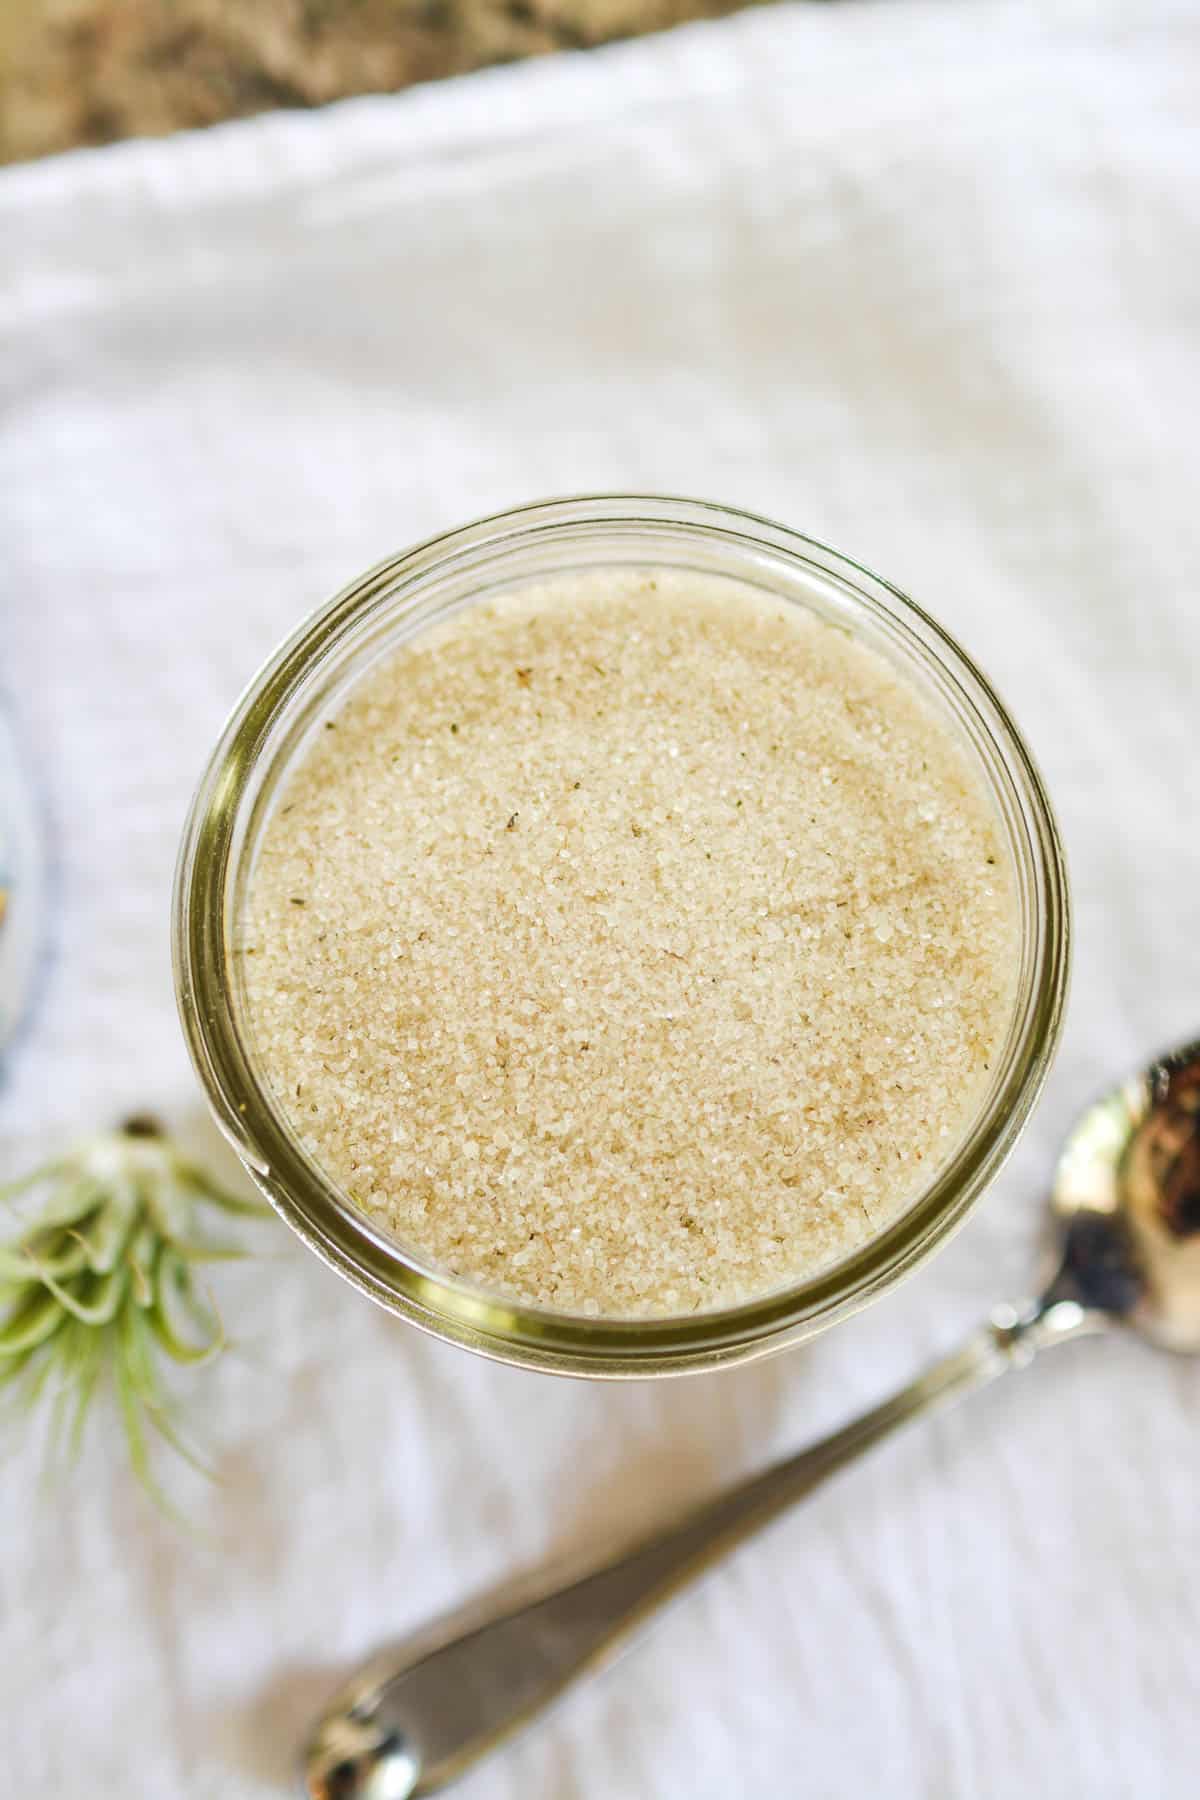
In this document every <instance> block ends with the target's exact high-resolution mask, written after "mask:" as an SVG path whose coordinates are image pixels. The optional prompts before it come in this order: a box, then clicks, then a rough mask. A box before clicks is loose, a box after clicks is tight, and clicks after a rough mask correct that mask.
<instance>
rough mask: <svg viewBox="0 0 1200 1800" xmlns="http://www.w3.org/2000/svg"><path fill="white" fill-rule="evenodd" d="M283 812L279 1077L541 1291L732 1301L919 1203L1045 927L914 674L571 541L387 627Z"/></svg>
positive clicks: (460, 1253) (274, 892) (468, 1266)
mask: <svg viewBox="0 0 1200 1800" xmlns="http://www.w3.org/2000/svg"><path fill="white" fill-rule="evenodd" d="M333 722H334V723H335V725H336V729H335V730H332V731H321V730H319V731H317V732H316V733H315V735H314V736H313V738H312V740H311V742H310V744H309V745H308V747H307V748H306V750H305V752H304V754H303V756H302V757H301V759H300V761H299V764H298V766H297V768H296V769H295V771H294V773H293V774H292V775H291V777H290V778H289V781H288V783H287V788H286V793H285V794H284V796H283V799H284V804H283V805H282V806H280V807H278V808H277V810H276V812H275V814H274V816H273V817H272V819H271V820H270V823H269V824H268V827H267V829H266V831H265V833H264V838H263V842H262V845H261V849H260V852H259V856H258V860H257V863H256V865H255V868H254V871H253V874H252V878H251V884H250V895H249V902H248V907H247V916H246V919H245V922H244V942H243V945H242V948H243V949H244V950H245V951H247V952H253V954H249V955H248V956H247V960H246V961H245V963H244V965H243V970H244V987H245V1005H246V1009H247V1014H248V1019H249V1024H250V1028H251V1034H252V1038H253V1041H254V1045H255V1049H256V1053H257V1055H258V1057H259V1059H260V1061H261V1064H262V1066H263V1067H264V1069H265V1071H266V1074H267V1077H268V1080H269V1083H270V1085H271V1087H272V1089H273V1091H274V1093H275V1096H276V1098H277V1102H278V1105H279V1107H280V1108H281V1109H282V1111H283V1112H284V1114H285V1115H286V1117H287V1118H288V1120H289V1121H290V1123H291V1126H292V1128H293V1130H294V1131H295V1133H296V1134H297V1136H298V1137H299V1139H300V1140H301V1142H302V1143H303V1145H304V1146H305V1147H306V1149H307V1150H308V1152H309V1153H310V1154H311V1156H312V1157H313V1158H314V1159H315V1160H316V1161H317V1163H318V1164H319V1165H320V1166H321V1167H322V1168H323V1169H324V1170H325V1172H326V1174H327V1176H328V1177H329V1178H331V1179H332V1180H333V1182H334V1183H335V1184H336V1185H338V1186H339V1187H340V1188H341V1189H342V1190H343V1191H344V1192H345V1193H346V1194H347V1195H349V1196H350V1197H351V1198H352V1200H353V1201H354V1202H355V1204H357V1205H358V1206H360V1207H361V1208H362V1209H363V1210H364V1211H365V1212H366V1213H367V1214H369V1215H370V1216H371V1217H372V1218H373V1219H374V1220H376V1221H377V1222H378V1223H379V1224H380V1225H382V1226H384V1227H385V1228H386V1229H387V1230H388V1231H390V1232H391V1233H393V1234H394V1235H395V1237H396V1238H397V1239H398V1240H399V1241H400V1243H401V1244H402V1245H405V1246H407V1247H408V1248H409V1249H410V1250H412V1251H413V1252H414V1253H415V1254H416V1255H417V1256H418V1257H420V1258H421V1259H423V1260H425V1261H427V1262H430V1263H432V1264H435V1265H437V1266H440V1267H441V1268H442V1269H444V1270H447V1271H450V1272H452V1273H454V1274H456V1275H459V1276H463V1277H466V1278H468V1279H469V1280H471V1281H473V1282H475V1283H478V1284H480V1285H482V1286H483V1287H485V1288H488V1289H491V1290H493V1291H495V1292H497V1293H499V1294H501V1295H504V1296H507V1297H509V1298H512V1299H516V1300H519V1301H524V1302H531V1303H533V1304H535V1305H537V1306H541V1307H548V1308H552V1309H555V1310H560V1311H566V1312H571V1313H577V1314H584V1315H607V1316H620V1317H637V1316H645V1315H662V1314H678V1313H690V1312H694V1311H697V1310H702V1309H708V1308H711V1307H715V1306H721V1305H729V1304H733V1303H736V1302H738V1301H742V1300H745V1299H748V1298H751V1297H753V1296H757V1295H760V1294H762V1293H764V1292H766V1291H769V1290H771V1289H775V1288H778V1287H780V1286H782V1285H784V1284H786V1283H788V1282H791V1281H795V1280H797V1279H799V1278H801V1277H803V1276H806V1275H809V1274H811V1273H813V1272H814V1271H816V1270H818V1269H820V1268H822V1267H825V1266H827V1265H828V1264H830V1263H831V1262H833V1261H835V1260H836V1259H838V1258H839V1257H841V1256H843V1255H845V1254H846V1253H847V1252H849V1251H851V1250H853V1249H855V1248H856V1247H858V1246H859V1245H861V1244H863V1243H864V1242H865V1241H866V1240H868V1239H870V1238H871V1237H873V1236H874V1235H875V1234H876V1233H878V1232H879V1231H880V1230H881V1229H882V1228H883V1227H884V1226H885V1225H887V1224H888V1223H890V1222H891V1221H892V1220H894V1219H895V1218H896V1217H897V1216H898V1215H899V1214H900V1213H901V1212H902V1211H903V1210H904V1208H905V1207H906V1206H907V1205H908V1204H910V1203H911V1201H912V1200H913V1199H914V1198H915V1197H916V1195H917V1194H918V1193H920V1192H921V1191H922V1189H923V1188H924V1187H925V1186H926V1185H927V1184H928V1182H929V1180H930V1177H931V1175H932V1174H933V1172H934V1171H935V1170H936V1168H937V1167H938V1166H939V1165H940V1164H941V1163H942V1162H943V1161H944V1160H945V1158H946V1157H947V1156H948V1155H949V1154H950V1152H951V1150H952V1149H953V1147H954V1146H955V1145H956V1143H957V1142H958V1141H959V1140H960V1138H961V1136H962V1133H963V1131H964V1129H965V1128H966V1126H967V1125H968V1124H969V1122H970V1119H971V1117H972V1115H973V1114H974V1113H975V1111H976V1110H977V1108H978V1105H979V1102H980V1099H981V1096H982V1093H983V1091H984V1090H985V1088H986V1086H987V1084H988V1082H989V1080H990V1079H991V1077H990V1074H989V1069H990V1067H991V1066H992V1065H993V1064H994V1058H995V1056H996V1054H997V1051H998V1048H999V1046H1000V1044H1001V1042H1002V1040H1003V1038H1004V1035H1005V1032H1006V1028H1007V1024H1008V1019H1009V1015H1010V1012H1011V1007H1012V1003H1013V990H1014V976H1015V969H1016V964H1017V960H1018V927H1017V907H1016V901H1015V895H1014V890H1013V879H1012V873H1011V870H1010V867H1009V859H1008V855H1007V853H1006V852H1005V850H1004V849H1003V848H1002V843H1001V838H1000V834H999V831H998V828H997V824H996V821H995V819H994V817H993V814H992V811H991V808H990V804H989V801H988V799H987V797H986V794H985V793H984V791H983V788H982V785H981V782H980V780H979V778H978V777H977V775H976V774H975V772H974V771H973V769H972V768H971V766H970V765H969V763H968V761H967V758H966V755H965V753H964V751H963V750H962V748H961V747H960V745H959V744H958V742H957V741H956V740H955V739H954V738H953V737H952V736H951V735H950V732H949V731H948V729H947V728H946V726H944V725H943V724H942V723H941V721H940V720H939V719H938V718H937V717H936V716H935V715H934V713H933V712H932V711H931V709H930V708H929V707H928V706H927V704H926V702H925V701H924V700H923V699H922V697H921V696H920V695H919V693H918V692H917V690H916V689H915V687H914V686H912V685H911V684H910V683H909V682H908V681H907V680H906V679H905V678H903V677H901V676H899V675H898V674H897V673H896V672H894V671H893V669H892V667H891V666H890V664H889V663H887V662H886V661H885V660H884V659H883V658H882V657H881V656H880V655H878V654H877V653H876V652H874V651H873V650H871V649H869V648H867V647H866V646H865V645H864V644H862V643H860V642H858V641H856V640H855V639H854V638H852V637H850V636H848V635H847V634H846V633H844V632H842V631H840V630H838V629H835V628H834V627H832V626H830V625H827V624H825V623H823V622H821V621H819V620H818V619H817V618H815V617H813V616H810V615H809V614H807V613H806V612H803V611H801V610H800V609H798V608H796V607H793V606H790V605H787V604H786V603H782V602H778V601H774V600H772V599H770V598H769V597H767V596H765V595H763V594H761V593H759V592H758V591H757V590H754V589H751V588H749V587H748V586H742V585H740V584H736V583H731V582H728V581H725V580H722V579H719V578H716V577H705V576H698V575H692V574H688V573H684V572H680V571H668V570H662V571H658V572H652V573H647V572H646V571H644V570H613V569H608V570H602V571H593V572H591V573H587V574H579V575H573V576H570V577H566V576H564V577H559V578H556V579H554V580H553V581H549V582H547V583H545V584H543V585H541V586H539V587H536V588H532V587H531V588H524V589H522V590H520V591H519V592H517V593H514V594H511V595H506V596H503V597H502V598H500V599H498V600H493V601H488V602H486V603H482V604H479V605H476V606H474V607H472V608H470V609H469V610H468V611H467V612H465V613H463V614H460V615H459V616H458V617H457V618H455V619H452V620H451V621H449V622H448V623H447V624H445V625H442V626H440V627H438V628H437V629H436V630H434V631H432V632H428V633H426V634H425V635H423V636H418V637H417V638H415V639H414V640H413V641H412V642H411V643H409V644H407V645H405V646H403V647H401V648H399V649H398V650H395V651H393V652H392V653H391V654H390V655H389V657H388V658H387V659H386V660H385V661H384V662H383V663H381V664H380V665H379V666H378V667H376V668H375V669H374V670H372V671H371V672H370V673H369V674H368V675H367V676H366V677H364V678H363V679H362V680H361V681H360V682H359V684H358V685H357V686H356V687H355V688H354V689H352V691H351V693H350V695H349V697H348V698H347V700H346V702H345V703H344V705H343V706H342V707H341V710H340V711H338V712H337V714H336V718H335V720H334V721H333Z"/></svg>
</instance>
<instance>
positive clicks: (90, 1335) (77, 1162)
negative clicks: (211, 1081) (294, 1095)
mask: <svg viewBox="0 0 1200 1800" xmlns="http://www.w3.org/2000/svg"><path fill="white" fill-rule="evenodd" d="M18 1197H21V1198H22V1200H23V1204H22V1212H24V1210H25V1203H28V1205H29V1206H30V1208H31V1216H29V1217H28V1218H27V1220H26V1222H25V1224H24V1227H23V1229H22V1230H21V1232H20V1234H19V1235H18V1236H17V1237H16V1238H15V1239H14V1240H13V1241H12V1242H10V1243H8V1244H6V1245H3V1246H0V1384H4V1385H7V1386H9V1387H10V1388H11V1389H12V1390H13V1392H14V1393H15V1394H16V1396H17V1397H18V1398H19V1399H20V1400H22V1401H23V1402H24V1403H25V1404H26V1405H27V1406H28V1407H30V1408H32V1407H34V1406H35V1405H36V1404H37V1403H38V1402H43V1401H44V1402H45V1403H46V1405H47V1406H48V1408H49V1415H50V1447H51V1449H52V1450H58V1451H60V1452H61V1451H67V1452H68V1453H73V1452H74V1451H76V1450H77V1449H78V1446H79V1443H80V1440H81V1438H82V1434H83V1428H84V1424H85V1422H86V1419H87V1416H88V1413H89V1410H90V1407H91V1403H92V1400H93V1398H94V1397H95V1394H96V1392H97V1390H98V1389H99V1388H100V1387H101V1386H102V1385H103V1384H104V1382H105V1381H108V1382H110V1383H111V1386H112V1389H113V1392H114V1395H115V1399H116V1404H117V1410H118V1413H119V1416H120V1419H121V1423H122V1426H123V1428H124V1433H125V1439H126V1442H127V1444H128V1448H129V1456H130V1460H131V1463H132V1465H133V1468H134V1471H135V1473H136V1474H137V1475H138V1477H139V1479H140V1480H141V1481H142V1482H143V1483H144V1484H145V1485H146V1486H147V1487H148V1488H149V1489H150V1490H151V1491H152V1492H153V1493H154V1494H155V1495H156V1497H158V1498H159V1499H161V1498H162V1492H161V1489H160V1488H159V1487H158V1485H157V1483H156V1482H155V1479H154V1475H153V1469H152V1459H151V1444H152V1437H151V1433H152V1432H153V1433H157V1435H158V1436H159V1437H161V1438H162V1439H164V1440H165V1441H166V1442H167V1443H168V1444H170V1445H171V1446H172V1447H173V1448H174V1449H175V1450H177V1451H179V1452H180V1453H181V1454H182V1455H183V1456H184V1457H186V1458H187V1460H188V1461H190V1462H192V1463H193V1464H195V1465H196V1466H198V1467H200V1468H204V1465H203V1463H202V1462H201V1461H200V1459H199V1458H198V1457H197V1456H196V1454H195V1452H194V1451H193V1450H192V1449H191V1448H190V1446H189V1445H188V1444H187V1443H186V1442H185V1440H184V1439H183V1438H182V1437H181V1436H180V1434H179V1432H178V1430H177V1428H176V1426H175V1423H174V1417H173V1404H172V1397H171V1393H170V1391H169V1388H168V1384H167V1381H166V1379H165V1374H166V1370H167V1368H168V1367H169V1365H170V1364H173V1363H174V1364H197V1365H198V1364H202V1363H206V1362H209V1361H211V1360H212V1359H213V1358H214V1357H215V1356H217V1355H219V1353H220V1351H221V1350H222V1349H223V1348H224V1345H225V1334H224V1330H223V1328H222V1325H221V1320H220V1317H219V1315H218V1313H217V1310H216V1307H215V1305H214V1304H213V1302H212V1300H211V1298H210V1297H209V1296H208V1295H207V1294H206V1293H205V1292H204V1291H203V1290H202V1288H201V1287H200V1286H199V1285H198V1274H197V1272H198V1270H199V1268H200V1267H201V1266H202V1265H203V1264H205V1263H208V1262H215V1261H224V1260H228V1259H230V1258H235V1257H240V1256H242V1255H244V1254H245V1251H244V1250H243V1249H242V1248H241V1247H240V1246H239V1245H238V1244H236V1243H234V1242H231V1241H229V1240H228V1239H227V1238H226V1237H225V1236H224V1235H215V1234H214V1232H213V1229H212V1228H213V1225H214V1224H215V1223H216V1222H217V1221H218V1220H221V1219H224V1220H226V1221H227V1220H228V1219H229V1218H230V1217H231V1216H245V1217H258V1216H261V1215H262V1214H264V1213H265V1212H266V1211H267V1210H268V1209H267V1208H265V1207H264V1206H262V1205H260V1204H259V1203H257V1202H255V1201H252V1200H244V1199H241V1198H239V1197H238V1196H237V1195H235V1194H231V1193H228V1192H227V1191H226V1190H225V1189H224V1188H222V1187H220V1186H219V1185H218V1184H217V1183H216V1182H215V1181H213V1180H212V1179H211V1177H210V1176H209V1175H208V1174H207V1173H206V1171H205V1170H203V1169H201V1168H200V1167H198V1166H197V1165H196V1164H195V1163H193V1162H191V1161H190V1160H189V1159H188V1158H187V1157H186V1156H184V1155H183V1154H182V1153H181V1152H180V1150H179V1149H178V1148H177V1147H176V1146H175V1145H174V1144H172V1143H171V1141H170V1140H169V1139H168V1138H167V1137H165V1136H164V1134H163V1132H162V1130H161V1128H160V1127H159V1126H158V1125H157V1124H156V1123H155V1121H154V1120H152V1119H145V1118H137V1119H131V1120H129V1121H128V1123H127V1124H126V1125H125V1126H124V1127H123V1128H122V1129H121V1130H119V1131H110V1132H104V1133H102V1134H100V1135H98V1136H96V1137H93V1138H91V1139H89V1140H88V1141H87V1142H86V1143H83V1144H81V1145H80V1146H79V1147H78V1148H77V1149H75V1150H74V1151H72V1152H71V1153H70V1154H69V1155H67V1156H64V1157H61V1158H59V1159H57V1160H56V1161H54V1162H50V1163H47V1164H46V1165H44V1166H43V1167H42V1168H39V1169H36V1170H34V1171H33V1172H32V1173H31V1174H29V1175H27V1176H25V1177H23V1178H22V1179H20V1180H17V1181H15V1182H12V1183H10V1184H9V1185H8V1186H7V1187H6V1188H0V1199H3V1200H6V1201H14V1200H16V1199H18Z"/></svg>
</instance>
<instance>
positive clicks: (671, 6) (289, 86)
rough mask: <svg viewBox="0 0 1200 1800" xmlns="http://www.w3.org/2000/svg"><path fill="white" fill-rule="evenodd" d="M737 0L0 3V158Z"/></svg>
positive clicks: (529, 52) (678, 17)
mask: <svg viewBox="0 0 1200 1800" xmlns="http://www.w3.org/2000/svg"><path fill="white" fill-rule="evenodd" d="M739 3H742V4H744V0H31V3H30V4H26V0H0V161H3V160H6V159H7V160H14V159H19V158H24V157H31V156H45V155H47V154H49V153H50V152H52V151H56V150H68V149H70V148H72V147H73V146H74V145H77V144H107V143H111V142H113V141H114V140H115V139H117V138H125V137H139V136H147V135H148V136H158V135H160V134H162V133H164V132H168V131H178V130H180V129H183V128H185V127H188V126H196V125H212V124H214V123H216V122H217V121H218V120H220V119H236V118H243V117H245V116H246V115H248V114H250V113H258V112H266V111H269V110H271V109H272V108H274V107H279V106H291V107H296V106H320V105H322V104H323V103H325V102H326V101H329V100H339V99H342V98H344V97H345V96H346V95H349V94H366V93H390V92H393V91H394V90H395V89H397V88H403V87H408V86H410V85H411V84H412V83H413V82H416V81H429V80H431V79H433V78H434V77H436V76H442V75H457V74H462V73H463V72H464V71H466V70H468V69H478V68H484V67H486V66H488V65H489V64H493V63H503V62H512V61H513V60H514V59H516V58H518V57H524V56H540V55H544V54H545V53H546V52H547V51H550V50H570V49H584V48H586V47H587V46H588V45H592V44H603V43H606V42H608V41H609V40H611V39H613V38H621V37H633V36H636V35H637V34H638V33H640V32H644V31H657V30H660V29H662V27H663V26H666V25H676V24H679V23H680V22H681V21H682V20H685V19H704V18H714V17H716V16H717V15H719V14H721V13H727V12H733V11H735V10H736V9H737V6H738V4H739Z"/></svg>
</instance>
